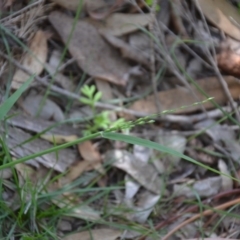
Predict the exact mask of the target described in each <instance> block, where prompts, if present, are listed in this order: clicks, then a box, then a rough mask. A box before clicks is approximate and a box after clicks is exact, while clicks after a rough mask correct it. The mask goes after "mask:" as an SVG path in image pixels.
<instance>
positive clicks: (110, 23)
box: [85, 13, 151, 37]
mask: <svg viewBox="0 0 240 240" xmlns="http://www.w3.org/2000/svg"><path fill="white" fill-rule="evenodd" d="M85 21H86V22H89V23H90V24H92V25H93V26H94V27H96V28H97V29H98V30H99V31H100V32H103V33H106V34H109V35H113V36H116V37H119V36H123V35H125V34H129V33H132V32H134V31H137V30H139V28H140V27H146V26H147V25H148V24H149V23H150V22H151V16H150V14H124V13H114V14H111V15H110V16H108V17H107V18H106V19H105V20H104V22H101V21H97V20H94V19H92V18H86V20H85Z"/></svg>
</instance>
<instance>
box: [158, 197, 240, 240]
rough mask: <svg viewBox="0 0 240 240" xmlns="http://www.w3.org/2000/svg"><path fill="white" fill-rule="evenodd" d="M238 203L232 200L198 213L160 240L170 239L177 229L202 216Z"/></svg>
mask: <svg viewBox="0 0 240 240" xmlns="http://www.w3.org/2000/svg"><path fill="white" fill-rule="evenodd" d="M238 203H240V198H237V199H234V200H232V201H229V202H226V203H224V204H221V205H218V206H217V207H215V208H214V209H208V210H205V211H204V212H202V213H198V214H196V215H195V216H193V217H191V218H189V219H187V220H186V221H184V222H183V223H181V224H179V225H178V226H177V227H175V228H174V229H172V230H171V231H170V232H169V233H168V234H166V235H165V236H164V237H163V238H162V240H167V239H169V237H171V236H172V235H173V234H174V233H175V232H177V231H178V230H179V229H181V228H183V227H184V226H186V225H187V224H189V223H191V222H193V221H195V220H197V219H198V218H201V217H203V216H208V215H211V214H212V213H214V211H217V210H223V209H226V208H228V207H231V206H233V205H235V204H238Z"/></svg>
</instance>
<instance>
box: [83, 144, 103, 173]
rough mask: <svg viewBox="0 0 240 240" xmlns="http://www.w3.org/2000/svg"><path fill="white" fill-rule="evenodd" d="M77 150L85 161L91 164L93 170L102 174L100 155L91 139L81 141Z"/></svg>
mask: <svg viewBox="0 0 240 240" xmlns="http://www.w3.org/2000/svg"><path fill="white" fill-rule="evenodd" d="M78 150H79V152H80V154H81V155H82V157H83V159H84V160H85V161H87V162H89V163H90V164H92V166H93V167H94V169H95V170H97V171H99V172H100V173H102V174H104V169H103V166H102V157H101V155H100V153H99V151H98V150H97V149H96V147H95V146H94V145H93V144H92V142H91V141H85V142H83V143H80V144H78Z"/></svg>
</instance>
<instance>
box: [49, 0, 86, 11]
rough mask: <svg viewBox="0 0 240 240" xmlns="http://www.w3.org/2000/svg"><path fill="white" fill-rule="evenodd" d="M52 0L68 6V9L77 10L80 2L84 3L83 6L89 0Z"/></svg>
mask: <svg viewBox="0 0 240 240" xmlns="http://www.w3.org/2000/svg"><path fill="white" fill-rule="evenodd" d="M51 1H52V2H55V3H56V4H58V5H60V6H62V7H64V8H66V9H69V10H72V11H76V10H77V9H78V7H79V4H82V6H85V4H86V2H87V1H88V0H82V1H79V0H70V1H67V0H51Z"/></svg>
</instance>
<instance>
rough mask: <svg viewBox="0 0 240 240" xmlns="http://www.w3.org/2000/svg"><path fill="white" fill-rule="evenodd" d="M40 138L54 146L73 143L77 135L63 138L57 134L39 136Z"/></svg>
mask: <svg viewBox="0 0 240 240" xmlns="http://www.w3.org/2000/svg"><path fill="white" fill-rule="evenodd" d="M40 137H41V138H42V139H45V140H47V141H49V142H52V143H54V144H56V143H57V144H62V143H67V142H73V141H75V140H77V139H78V136H77V135H70V136H64V135H58V134H41V136H40Z"/></svg>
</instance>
